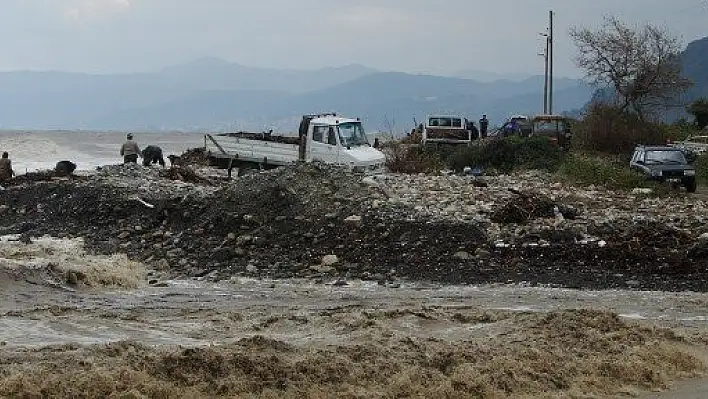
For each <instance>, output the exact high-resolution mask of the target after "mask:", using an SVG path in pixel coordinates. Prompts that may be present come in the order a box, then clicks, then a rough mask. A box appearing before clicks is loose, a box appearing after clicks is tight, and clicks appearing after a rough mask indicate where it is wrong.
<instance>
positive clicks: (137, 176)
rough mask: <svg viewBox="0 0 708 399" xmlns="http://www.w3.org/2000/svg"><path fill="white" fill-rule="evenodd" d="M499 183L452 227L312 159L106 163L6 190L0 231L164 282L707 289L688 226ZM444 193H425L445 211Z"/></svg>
mask: <svg viewBox="0 0 708 399" xmlns="http://www.w3.org/2000/svg"><path fill="white" fill-rule="evenodd" d="M175 170H176V169H175ZM187 171H188V172H187ZM176 176H177V177H176ZM180 176H181V177H182V179H184V176H201V177H200V178H198V179H192V182H184V181H181V179H180V178H179V177H180ZM175 178H177V179H178V180H174V179H175ZM450 178H451V179H455V177H450ZM436 179H438V178H436ZM41 180H44V179H41ZM502 183H503V182H501V181H500V182H495V180H493V179H489V180H488V182H487V186H483V185H476V184H475V185H473V184H471V183H467V185H466V186H465V187H464V190H472V191H470V192H471V193H472V194H469V195H478V196H480V195H486V196H492V197H493V195H492V194H493V193H495V192H506V194H501V195H499V198H496V199H494V200H493V201H494V202H491V203H489V204H483V206H481V208H479V209H477V208H474V207H473V209H471V210H470V211H469V212H468V213H467V214H465V215H463V216H462V219H466V220H461V219H460V217H439V215H438V216H436V215H435V214H431V213H430V212H432V211H430V210H428V211H427V212H428V213H426V212H422V211H421V209H422V208H421V207H420V206H416V205H415V204H411V203H407V202H406V201H405V198H404V200H399V199H398V198H399V196H398V194H397V193H396V192H395V191H394V192H392V191H391V190H392V189H391V185H390V184H389V185H386V184H384V183H381V182H380V181H376V180H375V179H370V178H362V177H361V176H357V175H352V174H350V173H348V172H346V171H343V170H340V169H336V168H330V167H325V166H322V165H299V166H294V167H289V168H280V169H277V170H274V171H268V172H262V173H256V174H252V175H248V176H245V177H243V178H239V179H236V180H234V181H231V182H224V181H223V180H220V179H215V178H213V177H209V176H206V175H204V174H203V173H200V172H199V170H197V169H186V168H185V169H183V172H182V173H177V172H176V171H175V172H169V173H168V172H165V171H158V170H155V169H149V168H148V169H144V168H140V167H135V168H123V167H109V168H105V169H104V170H103V171H101V172H100V173H99V174H98V175H96V176H90V177H88V178H84V179H77V180H73V181H50V182H46V181H41V182H37V183H25V184H22V185H19V186H15V187H10V188H9V189H8V190H6V191H4V192H2V193H0V212H2V220H0V229H1V230H2V232H3V233H4V234H10V233H12V234H24V235H25V236H26V237H36V236H41V235H44V234H51V235H55V236H59V237H66V236H70V237H76V236H79V237H83V238H84V239H85V240H86V243H87V245H88V247H89V248H91V249H92V250H93V251H95V252H98V253H103V254H112V253H116V252H119V253H121V252H122V253H127V254H128V255H129V256H130V257H131V258H132V259H135V260H140V261H144V262H145V263H147V264H148V265H150V266H152V267H154V268H156V269H158V270H161V271H162V272H163V273H164V275H165V276H167V275H170V276H186V277H204V276H207V277H209V278H213V279H223V278H230V277H232V276H236V275H247V276H260V277H275V278H290V277H313V278H328V277H331V278H344V279H346V278H362V279H374V280H378V281H381V282H382V283H383V282H386V281H394V280H397V279H402V278H403V279H413V280H430V281H435V282H443V283H455V284H457V283H463V284H477V283H528V284H532V285H535V284H548V285H558V286H566V287H577V288H600V289H604V288H623V287H629V288H640V289H657V290H671V291H673V290H694V291H708V278H707V277H708V257H707V256H706V244H707V243H706V241H705V240H699V239H698V235H699V234H698V233H699V232H692V231H690V230H688V229H687V228H683V227H677V226H675V225H672V224H671V223H669V222H667V221H661V220H660V221H657V220H653V219H650V218H646V217H636V215H634V216H633V215H632V213H631V212H630V211H628V212H625V214H624V215H620V217H615V218H612V219H610V218H600V217H586V215H588V214H592V212H594V210H593V208H591V206H592V205H587V204H575V205H568V204H567V202H568V201H569V200H568V199H563V198H556V199H553V198H552V196H551V195H546V194H542V193H538V192H536V193H535V194H529V191H528V190H525V191H520V192H516V194H514V193H511V192H509V190H508V188H505V187H504V186H503V184H502ZM436 184H439V182H438V183H436ZM456 184H458V185H459V184H461V183H456ZM497 185H501V187H497ZM394 189H395V187H394ZM407 189H410V188H407ZM459 190H460V189H459V188H457V189H453V190H451V192H452V193H453V194H454V193H455V192H457V191H459ZM494 190H497V191H494ZM499 190H502V191H499ZM475 193H476V194H475ZM446 195H447V194H446V193H445V192H443V191H440V190H439V191H433V192H432V193H431V194H430V196H431V197H432V199H433V200H434V199H435V198H438V200H439V202H441V203H442V204H443V205H444V206H446V207H448V208H449V207H450V206H451V205H450V204H454V202H453V201H452V200H451V199H450V198H446ZM457 195H459V194H457ZM485 198H487V197H485ZM466 200H467V199H466ZM477 202H480V201H479V200H477ZM445 204H447V205H445ZM589 206H590V208H589ZM643 206H646V204H645V205H643ZM657 206H661V205H657ZM458 213H459V212H455V214H456V215H457V214H458ZM703 216H705V215H703ZM685 219H688V216H687V217H685ZM674 224H675V223H674Z"/></svg>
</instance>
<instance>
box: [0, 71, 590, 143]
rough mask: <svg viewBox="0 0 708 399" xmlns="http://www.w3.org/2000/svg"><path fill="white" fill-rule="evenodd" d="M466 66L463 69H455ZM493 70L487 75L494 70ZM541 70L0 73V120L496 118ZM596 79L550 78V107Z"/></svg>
mask: <svg viewBox="0 0 708 399" xmlns="http://www.w3.org/2000/svg"><path fill="white" fill-rule="evenodd" d="M460 76H462V75H460ZM490 76H491V75H490ZM542 87H543V78H542V77H539V76H531V77H522V76H517V77H516V79H514V80H504V79H502V80H495V81H478V80H473V79H466V78H461V77H444V76H433V75H414V74H406V73H401V72H385V71H378V70H375V69H372V68H368V67H365V66H361V65H348V66H343V67H337V68H324V69H319V70H310V71H307V70H292V69H265V68H253V67H247V66H243V65H239V64H235V63H230V62H227V61H224V60H221V59H218V58H203V59H199V60H195V61H193V62H189V63H185V64H182V65H176V66H172V67H168V68H165V69H163V70H161V71H157V72H154V73H138V74H124V75H119V74H115V75H90V74H81V73H68V72H55V71H48V72H38V71H18V72H3V73H0V128H3V129H100V130H142V131H145V130H217V131H220V130H234V129H253V130H264V129H269V128H273V129H276V130H294V129H295V127H296V125H297V121H298V120H299V118H300V116H301V115H302V114H305V113H317V112H339V113H342V114H346V115H350V116H355V117H360V118H362V120H364V121H365V122H366V125H367V127H368V128H369V129H370V130H378V129H385V130H394V131H396V132H398V133H401V132H404V131H407V130H409V129H410V128H411V127H412V126H413V124H414V121H422V120H423V119H424V118H425V116H426V115H428V114H435V113H444V114H461V115H464V116H466V117H469V118H470V119H473V120H476V119H478V118H479V117H480V116H481V115H482V114H483V113H486V114H487V115H488V117H489V118H490V120H491V121H492V123H493V124H498V123H501V122H502V121H503V120H504V119H505V118H506V117H508V116H510V115H512V114H518V113H521V114H536V113H538V112H539V111H540V108H541V107H542V94H541V92H542ZM591 94H592V88H590V87H588V86H587V85H586V84H584V83H583V82H582V81H580V80H576V79H566V78H558V79H556V80H555V93H554V95H555V97H554V98H555V104H556V111H557V112H561V111H565V110H571V109H577V108H580V107H582V105H583V104H585V103H586V102H587V101H588V99H589V98H590V96H591Z"/></svg>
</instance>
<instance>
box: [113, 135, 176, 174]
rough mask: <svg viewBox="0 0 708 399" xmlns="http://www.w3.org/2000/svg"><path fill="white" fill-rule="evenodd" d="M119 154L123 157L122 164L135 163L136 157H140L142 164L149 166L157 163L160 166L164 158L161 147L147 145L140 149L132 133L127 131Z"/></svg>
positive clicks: (163, 162) (162, 164)
mask: <svg viewBox="0 0 708 399" xmlns="http://www.w3.org/2000/svg"><path fill="white" fill-rule="evenodd" d="M120 155H121V156H122V157H123V163H124V164H131V163H132V164H137V163H138V157H140V158H142V160H143V166H149V165H152V164H156V163H159V164H160V166H163V167H164V166H165V158H164V157H163V156H162V148H160V147H158V146H156V145H149V146H147V147H145V149H143V150H142V151H140V147H138V143H136V142H135V140H134V139H133V135H132V134H130V133H128V135H127V137H126V142H125V143H123V146H122V147H121V148H120Z"/></svg>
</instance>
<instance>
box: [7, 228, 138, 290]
mask: <svg viewBox="0 0 708 399" xmlns="http://www.w3.org/2000/svg"><path fill="white" fill-rule="evenodd" d="M2 269H5V270H7V271H12V272H16V273H30V274H32V273H34V274H36V273H37V272H41V273H46V274H47V275H58V276H60V277H63V276H66V275H68V274H69V273H74V274H75V275H77V276H78V278H79V281H80V283H81V284H84V285H86V286H90V287H100V286H111V287H127V288H133V287H137V286H139V285H140V284H141V283H142V282H143V281H144V280H145V277H146V274H147V271H146V268H145V266H144V265H142V264H140V263H137V262H133V261H130V260H128V258H127V256H126V255H125V254H114V255H111V256H98V255H89V254H87V253H86V252H85V250H84V241H83V239H81V238H74V239H57V238H51V237H42V238H38V239H34V240H33V241H32V243H30V244H24V243H21V242H19V241H18V237H17V236H2V237H0V270H2Z"/></svg>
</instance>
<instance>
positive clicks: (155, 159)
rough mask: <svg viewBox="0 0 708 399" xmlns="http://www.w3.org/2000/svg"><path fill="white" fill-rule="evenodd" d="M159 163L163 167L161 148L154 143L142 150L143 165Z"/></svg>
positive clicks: (163, 160) (163, 159)
mask: <svg viewBox="0 0 708 399" xmlns="http://www.w3.org/2000/svg"><path fill="white" fill-rule="evenodd" d="M156 163H159V164H160V165H161V166H162V167H163V168H164V167H165V158H163V157H162V148H160V147H158V146H156V145H149V146H147V147H145V149H144V150H143V166H150V165H151V164H156Z"/></svg>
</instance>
